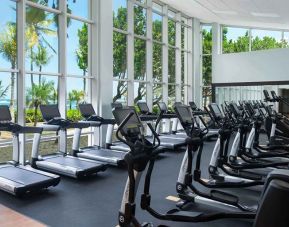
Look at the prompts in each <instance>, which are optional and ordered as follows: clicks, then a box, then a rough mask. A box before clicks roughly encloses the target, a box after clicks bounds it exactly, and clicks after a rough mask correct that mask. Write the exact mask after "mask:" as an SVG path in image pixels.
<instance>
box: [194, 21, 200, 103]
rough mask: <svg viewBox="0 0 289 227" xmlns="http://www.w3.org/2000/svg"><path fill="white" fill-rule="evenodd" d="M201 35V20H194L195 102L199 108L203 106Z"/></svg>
mask: <svg viewBox="0 0 289 227" xmlns="http://www.w3.org/2000/svg"><path fill="white" fill-rule="evenodd" d="M201 48H202V46H201V34H200V20H199V19H196V18H194V19H193V86H192V89H193V100H194V101H195V103H196V105H197V106H201V103H202V102H201V99H202V95H201V94H202V93H201V92H202V91H201V83H202V71H201Z"/></svg>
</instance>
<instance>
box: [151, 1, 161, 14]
mask: <svg viewBox="0 0 289 227" xmlns="http://www.w3.org/2000/svg"><path fill="white" fill-rule="evenodd" d="M152 8H153V10H154V11H156V12H159V13H162V12H163V7H162V6H161V5H159V4H157V3H155V2H153V7H152Z"/></svg>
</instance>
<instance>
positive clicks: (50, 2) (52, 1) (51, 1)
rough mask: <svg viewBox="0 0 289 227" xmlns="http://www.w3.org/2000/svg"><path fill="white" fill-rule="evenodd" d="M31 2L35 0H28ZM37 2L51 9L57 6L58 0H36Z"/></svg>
mask: <svg viewBox="0 0 289 227" xmlns="http://www.w3.org/2000/svg"><path fill="white" fill-rule="evenodd" d="M28 1H31V2H35V0H34V1H33V0H28ZM37 3H38V4H41V5H44V6H48V7H50V8H53V9H57V8H58V0H45V1H37Z"/></svg>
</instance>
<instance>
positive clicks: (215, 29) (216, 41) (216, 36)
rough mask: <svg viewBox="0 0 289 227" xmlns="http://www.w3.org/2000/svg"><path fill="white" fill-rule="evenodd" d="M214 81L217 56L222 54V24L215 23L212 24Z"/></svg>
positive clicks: (213, 78) (213, 79)
mask: <svg viewBox="0 0 289 227" xmlns="http://www.w3.org/2000/svg"><path fill="white" fill-rule="evenodd" d="M212 36H213V37H212V82H213V83H214V81H215V78H216V76H217V75H216V70H215V68H216V58H217V56H218V55H219V54H221V50H222V47H221V26H220V24H217V23H213V25H212Z"/></svg>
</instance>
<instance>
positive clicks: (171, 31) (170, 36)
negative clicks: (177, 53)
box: [168, 19, 176, 46]
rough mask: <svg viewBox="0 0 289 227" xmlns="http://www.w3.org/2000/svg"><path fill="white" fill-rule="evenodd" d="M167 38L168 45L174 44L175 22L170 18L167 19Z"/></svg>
mask: <svg viewBox="0 0 289 227" xmlns="http://www.w3.org/2000/svg"><path fill="white" fill-rule="evenodd" d="M168 40H169V45H171V46H176V22H175V21H174V20H172V19H169V20H168Z"/></svg>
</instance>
